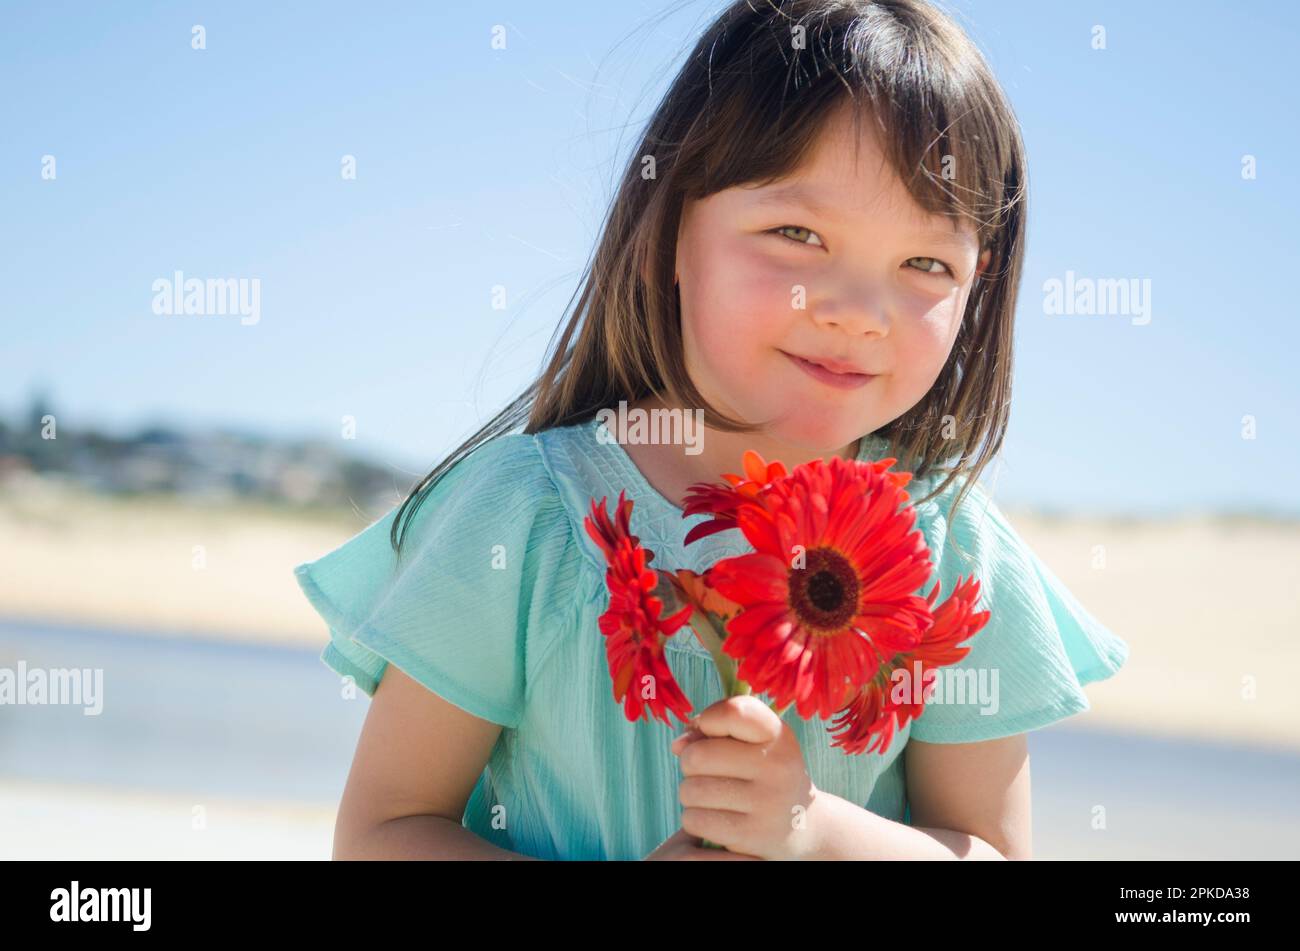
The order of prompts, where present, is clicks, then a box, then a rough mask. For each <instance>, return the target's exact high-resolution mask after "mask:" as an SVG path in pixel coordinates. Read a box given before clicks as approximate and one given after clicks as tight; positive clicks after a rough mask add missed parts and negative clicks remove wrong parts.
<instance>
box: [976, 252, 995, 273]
mask: <svg viewBox="0 0 1300 951" xmlns="http://www.w3.org/2000/svg"><path fill="white" fill-rule="evenodd" d="M992 255H993V250H992V249H991V248H985V249H984V251H983V253H982V254H980V259H979V262H978V263H977V264H976V265H975V276H976V277H983V276H984V271H985V270H986V269H987V268H988V266H989V258H990V257H992Z"/></svg>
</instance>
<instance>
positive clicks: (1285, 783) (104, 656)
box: [0, 621, 1300, 859]
mask: <svg viewBox="0 0 1300 951" xmlns="http://www.w3.org/2000/svg"><path fill="white" fill-rule="evenodd" d="M20 659H21V660H25V661H26V663H27V666H28V668H29V669H30V668H33V667H41V668H65V667H76V668H101V669H102V670H103V678H104V679H103V704H104V707H103V712H102V713H101V714H100V715H98V716H85V715H84V714H83V713H82V709H81V707H78V706H49V705H45V706H8V705H6V706H0V784H3V783H5V781H6V780H17V781H27V782H40V783H58V784H62V785H66V786H88V787H100V788H104V787H120V788H123V789H133V790H138V791H141V792H145V791H147V792H148V793H151V794H175V795H177V796H185V797H190V798H191V799H192V800H193V801H203V800H205V799H207V798H215V799H224V800H246V801H249V802H250V803H257V802H261V801H273V800H274V801H280V802H297V803H303V804H311V805H315V806H325V807H331V808H332V807H333V806H336V805H337V803H338V800H339V798H340V796H341V794H342V791H343V784H344V782H345V780H346V778H347V772H348V768H349V765H350V763H351V760H352V754H353V751H354V750H355V747H356V739H357V736H358V734H359V732H360V729H361V725H362V721H363V720H364V718H365V712H366V708H367V706H368V703H369V700H368V698H367V697H366V696H365V695H364V694H362V693H360V692H359V691H358V693H357V696H356V698H354V699H344V698H343V697H342V696H341V695H340V684H339V679H338V677H337V676H336V675H335V674H334V673H333V672H332V671H330V670H329V669H328V668H327V667H325V666H324V665H323V664H322V663H321V661H320V659H319V650H318V649H316V648H312V649H300V648H288V647H268V646H261V645H254V644H247V643H239V642H235V641H222V640H212V639H204V638H202V637H195V636H189V635H185V636H174V637H172V636H166V637H164V636H152V635H135V634H129V633H123V632H115V631H108V630H95V629H89V628H84V627H72V626H63V625H50V624H43V623H42V624H37V623H32V622H26V621H22V622H20V621H8V622H6V621H0V667H9V668H11V669H12V668H16V666H17V662H18V661H19V660H20ZM1030 753H1031V760H1030V769H1031V775H1032V780H1033V787H1034V851H1035V855H1036V856H1037V857H1039V858H1067V857H1077V858H1107V857H1113V858H1158V857H1172V858H1219V859H1223V858H1254V859H1263V858H1283V859H1295V858H1300V808H1298V803H1300V755H1296V754H1292V753H1287V752H1279V751H1274V750H1268V749H1251V748H1243V747H1235V746H1227V745H1222V744H1212V743H1205V742H1198V741H1195V740H1175V739H1168V738H1155V737H1146V736H1141V735H1135V734H1130V733H1114V732H1107V731H1100V730H1093V729H1082V728H1078V727H1073V726H1071V725H1069V724H1068V721H1067V723H1066V724H1061V725H1058V726H1053V727H1050V728H1047V729H1044V730H1038V731H1035V732H1033V733H1031V734H1030ZM69 808H74V809H75V808H76V806H75V805H74V806H71V807H69ZM1103 814H1104V827H1103V828H1095V827H1094V826H1095V825H1096V824H1098V817H1099V816H1102V815H1103ZM0 818H2V817H0ZM314 834H315V833H314ZM319 835H327V832H322V833H319ZM319 835H318V837H319ZM240 841H241V842H242V841H243V840H240ZM244 847H245V846H244V845H242V844H241V845H239V848H244ZM106 848H107V846H106ZM313 849H314V851H315V853H316V854H321V853H322V852H323V854H328V848H327V843H326V844H323V845H322V844H321V843H315V844H314V845H313Z"/></svg>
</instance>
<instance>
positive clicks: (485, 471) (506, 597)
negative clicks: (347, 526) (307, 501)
mask: <svg viewBox="0 0 1300 951" xmlns="http://www.w3.org/2000/svg"><path fill="white" fill-rule="evenodd" d="M401 508H402V506H400V505H395V506H394V507H393V508H392V509H391V510H390V511H389V512H387V513H386V514H385V515H384V516H383V517H381V518H380V519H378V520H377V521H375V522H373V523H372V524H370V525H369V526H368V527H366V528H365V529H364V530H362V531H361V532H359V533H357V534H356V535H354V536H353V537H351V538H349V539H348V540H347V541H345V542H343V543H342V544H341V545H340V546H338V547H337V548H335V549H333V550H332V551H330V552H328V553H326V554H325V555H322V556H321V557H319V558H317V559H315V560H314V561H310V562H306V563H304V564H300V565H298V566H297V567H296V568H295V576H296V578H297V581H298V584H299V586H300V587H301V588H302V590H303V593H304V594H305V595H306V597H307V599H308V601H309V602H310V603H311V605H312V606H313V607H314V608H315V609H316V611H317V612H318V613H319V614H320V615H321V616H322V618H323V619H324V620H325V622H326V623H327V625H328V627H329V633H330V642H329V644H328V645H327V646H326V648H325V651H324V653H323V654H322V660H324V661H325V663H326V664H328V665H329V666H330V667H332V668H333V669H334V670H336V671H338V672H339V673H340V674H343V675H345V676H351V677H353V678H354V680H355V682H356V684H357V685H358V686H360V687H361V688H362V689H363V690H364V691H365V692H366V693H367V694H373V693H374V690H375V689H376V688H377V686H378V683H379V679H380V677H381V676H382V673H383V670H384V667H385V666H386V665H387V664H388V663H395V664H397V665H398V666H399V667H400V668H401V669H402V670H404V671H406V673H408V674H409V675H411V676H412V677H414V678H415V679H416V680H418V681H420V682H422V683H424V684H425V685H426V686H427V687H429V688H430V689H432V690H434V691H435V692H437V693H439V694H440V695H442V696H443V697H444V698H446V699H449V700H452V701H453V702H455V703H457V705H459V706H461V707H463V708H464V709H466V710H469V711H470V712H472V713H475V714H476V715H478V716H481V717H483V718H484V719H488V720H492V721H494V722H498V723H501V724H503V725H506V726H514V725H515V724H516V723H517V722H518V718H519V716H520V711H521V710H522V690H523V684H524V682H525V680H524V675H525V668H526V663H527V662H528V658H529V657H530V656H536V654H537V653H538V648H540V647H541V646H542V645H541V644H539V643H533V644H531V645H530V644H529V643H528V641H529V639H535V638H537V637H541V636H554V635H555V634H556V632H555V631H554V630H553V628H554V624H553V623H551V624H550V625H549V626H547V625H539V624H530V621H533V620H535V619H539V618H548V619H554V618H555V617H558V616H561V615H562V614H563V613H564V612H566V611H567V610H568V608H567V606H566V603H565V600H566V598H569V596H570V594H571V592H572V591H573V589H574V587H575V584H576V577H575V573H576V571H577V566H578V565H579V564H580V558H579V556H578V548H577V539H576V537H575V533H574V530H573V525H572V522H571V519H570V517H569V513H568V510H567V508H566V506H565V505H564V502H563V501H562V499H561V494H560V492H559V489H558V487H557V486H556V484H555V482H554V480H553V479H552V477H551V474H550V469H549V467H548V465H547V463H546V460H545V459H544V458H543V454H542V448H541V445H540V443H539V441H538V440H537V439H536V438H535V437H534V436H532V435H528V434H505V435H499V436H496V437H493V438H492V439H489V440H488V441H487V442H485V443H483V444H482V445H480V446H478V447H476V448H475V449H474V450H473V451H472V452H470V453H469V454H468V455H466V456H465V457H464V458H462V459H460V460H458V461H457V462H456V463H455V464H454V465H452V466H451V467H450V468H449V469H447V470H446V471H445V472H444V473H443V474H442V475H441V477H440V478H439V479H438V481H437V482H435V483H434V484H433V485H432V486H431V487H429V488H428V491H427V493H426V494H425V496H424V498H423V501H422V502H420V504H419V505H418V506H417V507H415V508H413V509H411V510H410V511H409V512H408V513H407V515H406V516H405V517H404V519H403V523H402V528H403V532H402V539H401V546H400V550H395V549H394V546H393V545H392V541H391V533H392V528H393V525H394V523H395V520H396V518H397V517H398V515H399V512H400V510H401Z"/></svg>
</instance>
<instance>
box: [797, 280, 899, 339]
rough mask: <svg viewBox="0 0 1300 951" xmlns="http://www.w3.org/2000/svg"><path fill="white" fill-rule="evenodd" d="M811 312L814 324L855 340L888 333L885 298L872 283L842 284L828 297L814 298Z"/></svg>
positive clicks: (832, 289) (848, 282)
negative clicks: (869, 335)
mask: <svg viewBox="0 0 1300 951" xmlns="http://www.w3.org/2000/svg"><path fill="white" fill-rule="evenodd" d="M808 309H809V310H810V311H811V312H812V318H813V320H814V322H816V323H818V324H821V325H823V326H826V327H832V328H837V329H839V330H842V331H844V332H845V333H847V334H850V335H852V336H861V335H864V334H875V335H878V336H884V335H885V334H887V333H889V317H888V309H889V308H888V303H887V300H886V295H885V293H884V292H883V291H882V290H881V289H880V287H879V285H878V284H876V283H874V282H871V281H865V280H844V281H839V282H837V283H835V284H834V285H832V286H831V287H830V288H829V289H828V291H827V293H826V294H824V295H822V296H818V297H815V298H813V299H812V300H811V301H810V303H809V307H808Z"/></svg>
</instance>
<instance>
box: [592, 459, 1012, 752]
mask: <svg viewBox="0 0 1300 951" xmlns="http://www.w3.org/2000/svg"><path fill="white" fill-rule="evenodd" d="M895 461H896V460H895V459H882V460H880V461H878V462H860V461H857V460H852V461H850V460H845V459H840V458H838V457H835V458H832V459H831V460H830V461H829V462H824V461H823V460H821V459H815V460H813V461H812V462H808V463H805V464H803V465H800V466H796V467H795V469H794V471H793V472H789V473H787V472H786V469H785V467H784V466H783V465H782V464H781V463H780V462H775V461H774V462H771V463H769V462H766V461H765V460H764V459H763V457H762V456H760V455H759V454H758V453H756V452H754V451H752V450H751V451H749V452H746V453H745V454H744V457H743V468H744V475H743V476H740V475H735V474H732V473H726V474H724V476H723V478H724V479H726V484H712V485H710V484H707V483H697V484H695V485H693V486H691V488H690V489H689V491H688V494H687V499H686V508H685V510H684V512H683V516H684V517H688V516H691V515H695V514H699V513H707V514H709V515H711V516H712V518H711V519H710V520H708V521H706V522H701V523H700V524H699V525H696V526H695V527H694V528H692V529H691V531H690V532H689V533H687V536H686V543H687V544H690V543H692V542H694V541H696V540H698V539H700V538H703V537H705V536H706V535H709V534H712V533H713V532H718V531H722V530H724V529H728V528H739V529H740V531H741V532H742V533H743V534H744V536H745V538H746V540H747V541H748V542H749V543H750V545H752V546H753V548H754V551H753V552H752V553H749V554H744V555H740V556H737V557H734V558H723V559H721V560H719V561H718V562H716V563H715V564H714V565H713V566H712V567H710V568H709V569H708V570H706V571H705V572H704V573H703V574H697V573H695V572H693V571H689V570H686V569H679V570H676V571H669V570H664V569H660V568H651V567H650V564H651V562H652V561H653V560H654V557H655V556H654V553H653V552H651V551H649V550H647V549H646V548H644V547H642V545H641V544H640V541H639V539H638V538H637V536H635V535H633V534H631V532H630V524H631V515H632V504H633V503H632V501H631V500H630V499H628V498H626V496H625V493H623V492H620V493H619V497H618V505H617V506H616V508H615V513H614V517H613V518H612V519H611V518H610V516H609V514H608V512H607V511H606V509H605V503H606V499H604V498H602V499H601V500H600V503H599V505H597V503H596V502H595V500H594V499H593V500H592V504H591V516H590V517H588V518H587V519H585V520H584V524H585V527H586V530H587V532H588V534H590V535H591V537H592V538H593V539H594V540H595V541H596V543H597V544H598V545H600V547H601V550H602V551H603V552H604V554H605V560H606V563H607V566H608V570H607V571H606V576H605V577H606V585H607V586H608V588H609V594H610V600H609V608H608V610H606V611H605V613H604V614H602V615H601V618H600V630H601V633H602V634H603V635H604V636H605V639H606V640H605V646H606V654H607V657H608V660H609V669H610V673H611V675H612V676H613V681H614V697H615V699H616V700H619V701H620V702H621V703H622V704H623V709H624V712H625V713H626V714H627V718H628V719H629V720H637V719H640V718H641V717H642V716H643V714H644V713H645V712H646V711H649V713H650V715H652V716H654V717H656V718H658V719H661V720H662V721H663V722H665V723H668V722H669V719H668V715H667V713H668V711H671V712H673V713H675V714H676V715H677V717H678V718H679V719H680V720H682V721H683V723H685V722H686V720H687V718H688V716H689V715H690V713H691V710H692V707H691V703H690V701H689V700H688V699H687V698H686V696H685V694H683V693H682V691H681V688H680V687H679V686H678V684H677V682H676V681H675V680H674V678H673V675H672V671H671V670H670V669H669V667H668V663H667V661H666V659H665V656H664V643H665V641H666V639H667V638H669V637H672V636H674V635H676V634H677V633H678V631H679V630H680V629H681V628H682V627H683V626H685V625H689V626H690V627H691V629H692V630H694V632H695V634H696V636H697V637H698V638H699V640H700V643H701V644H703V645H704V647H705V648H707V649H708V651H709V653H710V654H711V655H712V657H713V661H714V663H715V665H716V666H717V669H718V674H719V677H720V678H721V682H722V686H723V689H724V691H725V693H726V695H727V696H736V695H738V694H748V693H762V694H766V695H767V696H768V697H770V698H771V700H770V701H769V706H771V707H772V709H773V710H775V711H776V712H777V713H778V714H783V713H784V712H785V711H786V710H787V709H789V707H790V706H791V705H793V706H794V707H795V709H796V711H797V712H798V714H799V716H800V717H801V718H803V719H809V718H811V717H813V716H817V717H819V718H821V719H828V718H831V717H834V718H835V719H834V722H833V724H832V726H831V727H830V732H831V733H832V735H833V736H834V739H833V741H832V744H831V745H832V746H836V747H839V748H841V749H843V750H844V752H845V753H850V754H857V753H863V752H869V751H871V750H873V749H876V750H878V752H880V753H884V752H885V751H886V750H887V749H888V748H889V744H890V741H891V739H892V737H893V735H894V732H895V731H896V730H901V729H902V728H903V727H904V726H905V725H906V724H907V723H908V721H909V720H914V719H916V718H918V717H920V716H921V714H922V713H923V712H924V706H925V701H926V699H927V698H928V696H929V694H928V693H927V692H926V688H927V687H929V685H930V681H932V680H933V678H934V677H935V670H936V668H938V667H940V666H943V665H947V664H953V663H956V662H957V661H959V660H961V659H962V658H963V657H965V656H966V654H967V653H968V652H969V650H970V648H969V647H963V646H958V645H959V643H960V642H962V641H965V640H967V639H968V638H970V637H971V636H972V635H974V634H975V633H976V632H978V631H979V630H980V628H982V627H983V626H984V624H985V623H986V622H987V621H988V618H989V612H988V611H978V612H977V611H975V610H974V606H975V602H976V601H977V600H978V597H979V582H978V581H977V580H975V579H974V577H973V576H972V577H971V578H970V579H967V580H963V579H962V578H960V577H959V578H958V580H957V584H956V587H955V589H954V590H953V591H952V593H951V594H950V596H949V597H948V599H947V600H946V601H944V602H943V603H942V604H940V605H939V606H938V607H935V599H936V597H937V595H938V593H939V584H937V583H936V584H935V586H934V588H933V589H931V591H930V593H929V594H928V595H927V596H926V597H924V598H923V597H920V596H919V595H917V594H914V593H913V592H915V591H916V590H917V589H918V588H919V587H920V586H921V585H923V584H924V583H925V582H926V580H927V579H928V578H929V576H930V573H931V565H930V552H929V549H928V548H927V547H926V545H925V541H924V538H923V537H922V535H921V533H920V532H919V531H916V530H914V529H913V525H914V523H915V520H916V511H915V509H914V508H912V506H911V505H909V504H908V499H909V496H908V493H907V492H905V491H904V488H903V487H904V486H905V485H907V483H908V482H909V481H911V478H912V476H911V474H910V473H906V472H890V471H889V468H890V466H892V465H893V463H894V462H895ZM897 671H901V672H903V673H902V674H901V679H906V678H909V677H914V678H919V679H920V683H921V684H922V690H921V691H920V692H916V691H914V690H913V689H911V687H908V688H907V689H906V690H903V691H897V690H894V689H892V687H893V684H894V681H895V680H897V679H900V675H896V672H897Z"/></svg>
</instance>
